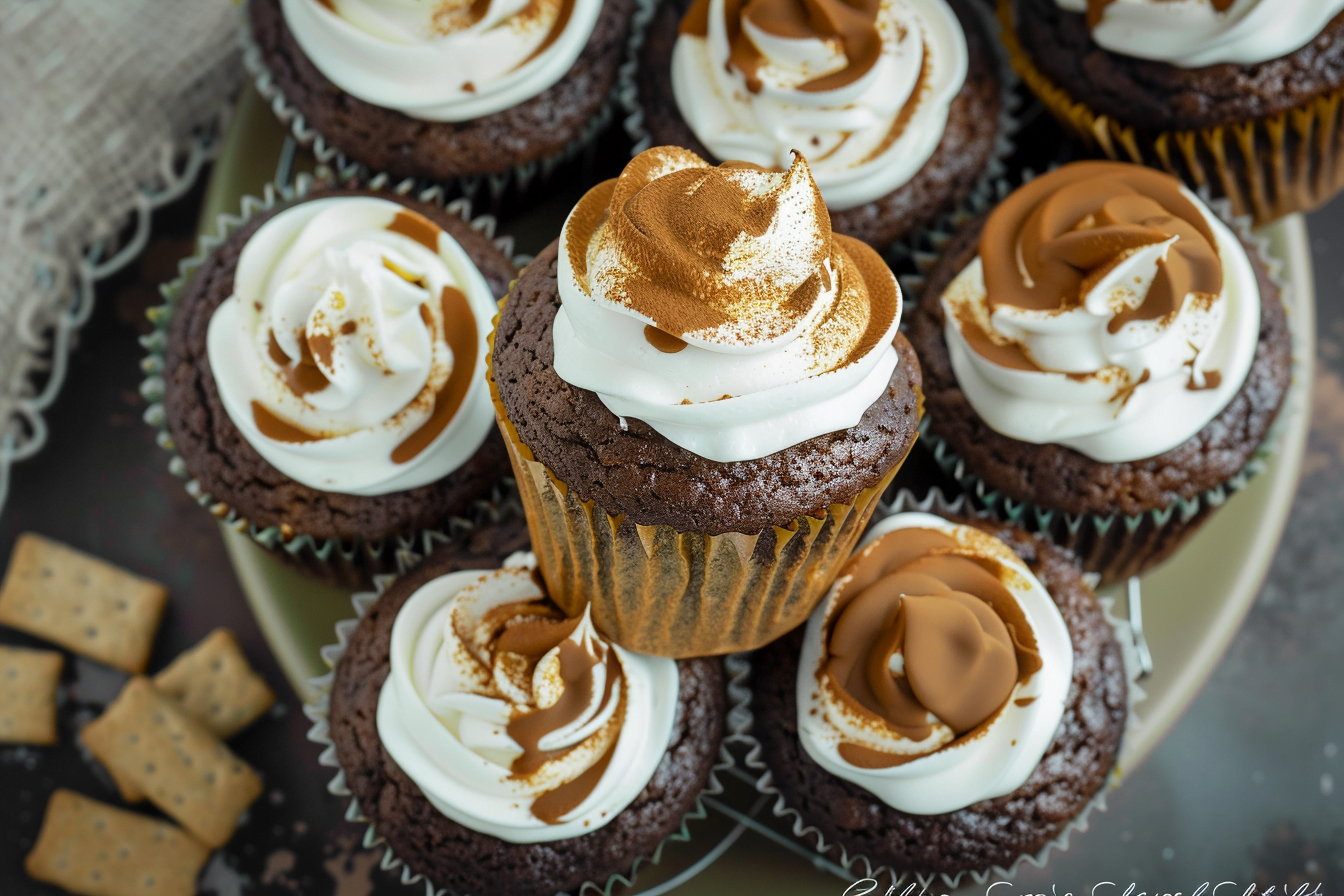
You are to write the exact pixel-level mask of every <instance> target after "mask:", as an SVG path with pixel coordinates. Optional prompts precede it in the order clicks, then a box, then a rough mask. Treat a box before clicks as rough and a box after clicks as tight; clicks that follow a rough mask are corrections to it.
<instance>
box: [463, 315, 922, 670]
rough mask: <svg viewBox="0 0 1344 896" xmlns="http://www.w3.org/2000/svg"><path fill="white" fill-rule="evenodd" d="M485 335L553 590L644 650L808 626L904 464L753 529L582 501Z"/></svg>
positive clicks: (517, 474) (710, 650) (500, 411)
mask: <svg viewBox="0 0 1344 896" xmlns="http://www.w3.org/2000/svg"><path fill="white" fill-rule="evenodd" d="M507 301H508V299H507V297H506V298H505V299H504V300H503V301H501V302H500V307H501V308H502V307H503V306H504V302H507ZM498 324H499V318H498V316H497V317H496V318H495V325H496V327H497V326H498ZM488 342H489V345H490V357H489V361H488V362H487V366H486V378H487V380H488V381H489V383H490V397H491V398H492V399H493V400H494V402H495V415H496V418H497V419H498V422H499V429H500V432H501V433H502V434H503V436H504V444H505V446H506V447H507V448H508V452H509V461H510V462H511V463H512V465H513V471H514V479H515V481H516V482H517V484H518V494H519V498H520V499H521V501H522V503H523V509H524V512H525V513H526V515H527V528H528V531H529V533H530V534H531V536H532V550H533V551H534V552H535V553H536V555H537V561H538V568H539V569H540V570H541V572H542V576H543V578H545V580H546V587H547V591H548V592H549V593H550V596H551V599H552V600H553V601H555V602H556V603H557V604H559V606H560V607H561V609H563V610H564V611H565V612H566V613H568V614H570V615H577V614H578V613H579V612H581V611H582V610H583V607H584V606H585V604H587V605H590V606H591V607H592V614H593V624H594V625H596V626H597V628H598V630H599V631H601V632H602V633H603V634H604V635H606V636H607V637H608V638H610V639H611V640H613V641H615V642H616V643H617V644H620V645H621V646H622V647H624V648H625V649H627V650H633V651H635V652H636V653H646V654H650V655H653V656H666V657H674V658H682V657H696V656H716V655H720V654H725V653H733V652H735V651H740V650H751V649H754V648H756V647H760V646H761V645H763V644H767V643H769V642H770V641H773V640H775V639H776V638H778V637H780V636H781V635H783V634H784V633H786V632H788V631H790V630H792V629H794V628H796V627H797V626H799V625H801V624H802V623H803V622H804V621H806V619H807V617H808V615H810V614H811V612H812V609H813V608H814V607H815V606H816V605H817V603H818V602H819V601H820V600H821V599H822V597H824V596H825V594H826V589H827V588H829V587H830V583H831V579H832V578H834V574H835V572H836V571H837V570H838V569H839V567H840V565H841V564H842V563H844V561H845V560H847V559H848V558H849V554H850V552H851V551H852V550H853V549H854V545H855V544H856V543H857V542H858V540H859V536H860V535H861V534H862V533H863V530H864V528H865V527H866V526H867V525H868V519H869V517H871V516H872V513H873V511H874V510H875V509H876V508H877V505H878V502H879V500H880V499H881V497H882V493H883V492H884V491H886V489H887V486H888V485H890V484H891V480H892V479H893V478H894V477H895V475H896V471H897V470H899V469H900V468H901V465H902V463H904V457H903V458H902V459H901V461H900V462H897V463H896V464H895V465H894V466H893V467H892V468H891V469H890V470H889V471H887V473H886V475H884V476H883V477H882V479H881V481H879V482H878V483H877V484H875V485H872V486H869V487H868V488H866V489H863V490H862V491H860V492H859V493H858V494H857V495H856V496H855V497H854V499H853V500H852V501H850V502H849V503H847V504H832V505H831V506H830V507H828V508H827V509H826V514H825V516H823V517H813V516H801V517H798V518H796V519H794V520H790V521H789V523H788V524H787V525H785V526H772V527H770V528H768V529H764V530H762V531H761V532H759V533H756V534H744V533H740V532H726V533H723V534H721V535H707V534H705V533H700V532H680V531H678V530H676V529H674V528H673V527H671V526H667V525H658V526H645V525H641V524H638V523H636V522H635V521H634V520H631V519H629V518H627V517H626V516H624V515H623V514H612V513H610V512H608V511H606V510H604V509H603V508H602V507H600V506H598V505H597V504H596V503H595V502H594V501H592V500H587V501H584V500H580V499H579V498H578V496H577V495H575V494H574V492H573V491H572V490H571V489H570V488H569V486H568V485H566V484H565V483H564V482H562V481H561V480H560V479H559V478H558V477H556V475H555V474H554V473H552V472H551V471H550V469H548V468H547V467H546V465H545V464H543V463H541V462H539V461H538V460H537V459H536V458H535V456H534V455H533V454H532V451H531V449H529V448H528V447H527V446H526V445H524V444H523V443H522V440H521V439H519V437H518V432H517V430H516V429H515V428H514V426H513V423H512V422H510V421H509V418H508V414H507V412H506V411H505V410H504V403H503V401H502V400H501V399H500V397H499V387H498V384H497V383H496V382H495V377H494V366H493V365H494V358H493V355H494V346H495V331H494V330H492V331H491V333H490V337H489V339H488ZM922 406H923V404H922V398H921V401H920V407H921V409H922ZM914 441H915V440H911V445H910V447H911V448H913V446H914ZM906 454H907V456H908V454H909V448H907V452H906Z"/></svg>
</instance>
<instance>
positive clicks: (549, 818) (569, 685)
mask: <svg viewBox="0 0 1344 896" xmlns="http://www.w3.org/2000/svg"><path fill="white" fill-rule="evenodd" d="M481 623H482V625H483V626H484V627H487V628H493V629H494V630H495V635H494V636H493V637H492V638H491V640H490V663H491V666H492V667H493V666H495V665H496V664H498V663H501V662H503V663H505V665H506V667H507V668H508V669H509V674H510V677H511V678H513V679H514V681H515V682H516V683H519V684H524V685H525V686H526V687H527V688H528V689H530V687H531V684H530V683H531V681H532V675H533V671H534V670H535V668H536V665H537V663H538V662H539V661H540V660H541V659H542V658H543V657H544V656H545V655H546V654H547V653H549V652H550V651H551V650H553V649H555V648H556V647H559V649H560V653H559V659H560V680H561V682H562V684H563V689H562V691H561V693H560V697H559V699H558V700H556V702H555V703H553V704H551V705H550V706H548V707H545V708H544V709H520V710H518V711H516V712H515V715H514V717H513V718H512V719H511V720H510V721H509V723H508V728H507V731H508V734H509V737H511V738H513V740H514V742H515V743H517V744H518V746H519V747H521V748H522V753H521V754H519V755H518V756H517V757H516V758H515V759H514V760H513V764H512V766H511V768H510V771H511V772H512V774H513V776H514V777H516V778H526V777H529V776H531V775H533V774H535V773H536V772H537V771H538V770H540V769H541V768H542V766H544V765H545V764H546V763H547V762H550V761H551V760H554V759H557V758H560V757H562V756H564V755H566V754H567V753H570V752H572V751H573V750H574V749H575V748H574V747H570V748H568V749H564V750H543V749H542V748H541V746H540V744H541V740H542V739H543V738H544V737H545V736H546V735H547V734H550V733H551V732H552V731H556V730H559V729H561V728H564V727H565V726H566V725H569V724H571V723H572V722H574V721H575V720H576V719H578V718H579V716H580V715H582V714H583V711H584V710H585V709H586V708H587V707H588V705H589V704H590V703H591V702H592V698H593V695H594V691H595V688H594V676H593V669H594V667H596V666H597V664H598V663H600V662H604V661H610V665H609V673H608V675H607V679H606V685H605V688H604V690H603V693H602V700H601V702H602V704H603V705H605V704H606V703H608V701H610V700H611V699H612V694H613V692H614V691H615V689H616V688H617V687H619V686H620V684H621V681H622V675H621V666H620V661H619V660H617V659H616V657H615V654H614V653H612V651H611V648H610V647H605V646H604V647H603V648H602V654H601V655H600V656H594V655H593V654H591V653H589V652H588V651H586V650H584V649H583V648H582V647H580V646H579V645H577V644H575V643H574V642H573V641H570V640H568V638H569V636H570V635H571V634H573V632H574V629H575V628H576V627H577V626H578V624H579V617H571V618H566V617H565V616H564V614H563V613H562V612H561V611H560V609H559V608H558V607H556V606H555V605H553V604H551V603H550V602H549V601H538V600H534V601H519V602H516V603H510V604H504V605H502V606H499V607H495V608H494V609H492V610H490V611H489V612H488V613H486V614H485V616H484V617H483V618H482V620H481ZM506 655H511V656H506ZM519 661H521V663H520V662H519ZM617 699H618V700H620V701H621V703H620V704H619V705H618V706H617V710H616V718H617V719H620V718H623V717H624V700H625V694H624V691H622V693H621V694H620V695H619V696H618V697H617ZM615 748H616V741H615V739H613V740H612V742H611V744H610V745H609V746H608V748H607V749H606V750H605V751H604V752H603V754H602V756H601V757H599V758H598V760H597V761H596V762H595V763H594V764H593V765H592V766H590V767H589V768H588V769H587V770H585V771H584V772H583V773H582V774H580V775H578V776H577V777H575V778H574V779H573V780H571V781H567V782H565V783H564V784H561V785H560V786H559V787H556V788H554V789H552V790H549V791H547V792H545V793H543V794H542V795H540V796H538V797H537V798H536V799H535V800H533V803H532V814H533V815H534V816H536V817H537V818H538V819H540V820H541V821H543V822H545V823H546V824H559V823H560V820H561V819H562V818H563V817H564V816H565V815H567V814H569V813H570V812H572V811H573V810H574V809H576V808H578V806H579V805H580V804H582V803H583V801H584V800H585V799H587V798H588V795H589V794H590V793H592V792H593V789H594V788H596V787H597V784H598V782H599V781H601V779H602V774H603V772H605V771H606V769H607V766H608V765H609V764H610V763H611V756H612V753H613V752H614V751H615Z"/></svg>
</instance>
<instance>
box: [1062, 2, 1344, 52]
mask: <svg viewBox="0 0 1344 896" xmlns="http://www.w3.org/2000/svg"><path fill="white" fill-rule="evenodd" d="M1055 3H1056V4H1057V5H1058V6H1059V8H1060V9H1067V10H1070V11H1072V12H1077V13H1085V14H1086V15H1087V26H1088V28H1089V29H1091V31H1092V39H1093V40H1095V41H1096V42H1097V44H1098V45H1099V46H1101V47H1103V48H1104V49H1107V50H1110V51H1111V52H1113V53H1120V54H1122V55H1125V56H1136V57H1138V58H1140V59H1152V60H1156V61H1158V62H1166V63H1169V64H1171V65H1175V66H1179V67H1180V68H1203V67H1204V66H1208V65H1216V64H1218V63H1220V62H1231V63H1236V64H1238V65H1255V64H1256V63H1259V62H1268V61H1269V60H1271V59H1278V58H1279V57H1280V56H1287V55H1288V54H1289V53H1291V52H1293V51H1294V50H1297V49H1299V48H1300V47H1302V46H1304V45H1305V44H1307V43H1308V42H1309V41H1311V39H1312V38H1314V37H1315V36H1316V35H1318V34H1320V33H1321V31H1322V30H1323V29H1324V28H1325V26H1326V24H1327V23H1328V22H1329V21H1330V20H1331V19H1333V18H1334V17H1335V16H1336V15H1338V14H1339V13H1340V12H1341V11H1344V0H1055Z"/></svg>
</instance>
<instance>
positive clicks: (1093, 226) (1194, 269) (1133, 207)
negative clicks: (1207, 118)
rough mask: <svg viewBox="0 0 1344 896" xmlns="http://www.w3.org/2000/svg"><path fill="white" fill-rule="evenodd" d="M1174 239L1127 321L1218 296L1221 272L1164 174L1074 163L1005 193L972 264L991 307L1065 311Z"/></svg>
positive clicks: (1210, 244)
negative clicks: (1142, 251) (1117, 270)
mask: <svg viewBox="0 0 1344 896" xmlns="http://www.w3.org/2000/svg"><path fill="white" fill-rule="evenodd" d="M1172 237H1175V238H1176V241H1175V242H1174V243H1173V244H1172V245H1171V247H1170V249H1169V250H1168V251H1167V254H1166V258H1165V259H1162V260H1160V261H1159V262H1158V272H1157V277H1156V278H1155V279H1154V280H1153V283H1152V286H1151V287H1150V288H1149V290H1148V292H1147V295H1146V296H1144V298H1143V300H1142V302H1140V303H1139V304H1138V305H1137V306H1135V307H1129V308H1126V309H1124V310H1122V311H1121V312H1120V313H1118V314H1116V316H1115V318H1114V319H1113V320H1112V321H1111V323H1110V325H1109V326H1110V331H1111V332H1112V333H1114V332H1116V331H1118V330H1119V329H1120V327H1122V326H1123V325H1124V324H1126V323H1128V322H1129V321H1132V320H1156V319H1161V318H1167V317H1169V316H1172V315H1174V314H1175V313H1176V311H1178V310H1179V308H1180V305H1181V302H1182V301H1183V300H1184V298H1185V296H1186V295H1187V294H1189V293H1192V292H1193V293H1200V294H1204V295H1208V296H1216V295H1218V294H1219V293H1220V292H1221V291H1222V288H1223V268H1222V264H1221V262H1220V260H1219V256H1218V248H1217V245H1218V244H1217V240H1216V239H1215V237H1214V234H1213V229H1212V228H1211V227H1210V226H1209V223H1208V221H1207V220H1205V218H1204V216H1203V214H1202V213H1201V212H1200V210H1199V209H1198V208H1197V207H1196V206H1195V204H1194V203H1193V202H1191V201H1190V199H1189V198H1188V197H1186V196H1185V194H1184V193H1183V192H1182V191H1181V183H1180V181H1178V180H1177V179H1176V178H1174V177H1172V176H1171V175H1169V174H1164V173H1162V172H1160V171H1154V170H1152V169H1150V168H1143V167H1140V166H1138V165H1128V164H1124V163H1121V162H1075V163H1073V164H1071V165H1066V166H1064V167H1062V168H1059V169H1057V170H1055V171H1052V172H1050V173H1049V174H1045V175H1042V176H1040V177H1038V178H1036V179H1035V180H1033V181H1032V182H1031V183H1029V184H1027V185H1026V186H1024V187H1022V188H1021V189H1019V190H1017V191H1016V192H1014V193H1013V194H1012V195H1010V196H1009V197H1008V198H1007V199H1006V200H1004V201H1003V203H1001V204H1000V205H999V207H998V208H996V209H995V210H994V212H993V213H992V214H991V215H990V216H989V220H988V221H987V222H986V224H985V229H984V232H983V233H982V234H981V236H980V257H981V259H982V260H983V263H984V269H985V287H986V290H987V291H988V294H989V302H990V306H991V308H993V307H997V306H1000V305H1013V306H1016V307H1019V308H1026V309H1032V310H1039V311H1049V310H1053V309H1061V310H1064V309H1069V308H1072V307H1076V306H1077V305H1080V304H1082V303H1083V301H1084V299H1085V297H1086V296H1087V293H1088V292H1089V290H1090V289H1091V288H1092V287H1093V286H1095V285H1096V284H1097V282H1098V281H1099V280H1100V279H1101V278H1102V277H1103V276H1105V275H1106V274H1107V273H1109V272H1110V271H1111V270H1112V269H1113V268H1114V267H1115V266H1116V265H1118V264H1119V263H1120V262H1121V261H1123V260H1124V259H1125V258H1127V257H1128V256H1129V255H1130V254H1131V253H1132V252H1133V251H1134V250H1135V249H1138V248H1140V247H1143V246H1149V245H1152V244H1154V243H1161V242H1165V241H1166V240H1169V239H1171V238H1172Z"/></svg>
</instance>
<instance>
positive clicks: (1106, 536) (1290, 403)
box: [910, 171, 1311, 585]
mask: <svg viewBox="0 0 1344 896" xmlns="http://www.w3.org/2000/svg"><path fill="white" fill-rule="evenodd" d="M1033 177H1034V174H1033V173H1032V172H1030V171H1027V172H1024V176H1023V178H1022V182H1023V183H1026V182H1028V181H1030V180H1032V179H1033ZM1011 191H1012V187H1011V186H1010V185H1009V184H1007V183H1006V182H1000V183H999V184H997V186H996V192H998V193H999V195H1000V196H1006V195H1007V194H1008V193H1009V192H1011ZM1198 195H1199V198H1200V199H1201V200H1202V201H1203V202H1204V204H1205V205H1207V206H1208V207H1209V208H1210V209H1211V210H1212V211H1213V212H1214V214H1216V215H1217V216H1218V217H1219V218H1221V219H1222V220H1223V221H1224V222H1225V223H1226V224H1227V225H1228V226H1229V227H1231V228H1232V230H1233V232H1234V233H1236V234H1237V235H1238V236H1239V237H1241V238H1242V239H1243V240H1245V241H1246V242H1248V243H1250V244H1251V245H1252V246H1254V247H1255V249H1256V251H1257V252H1258V253H1259V255H1260V257H1261V259H1262V260H1263V261H1264V263H1265V267H1266V268H1267V269H1268V271H1269V276H1270V279H1271V280H1272V281H1273V282H1274V285H1275V286H1277V287H1278V288H1279V291H1280V295H1281V296H1282V300H1283V304H1284V309H1285V312H1286V314H1287V317H1288V324H1289V333H1290V336H1291V338H1292V354H1293V361H1292V379H1291V381H1290V383H1289V388H1288V391H1287V394H1286V395H1285V396H1284V400H1283V404H1282V406H1280V408H1279V412H1278V415H1277V416H1276V417H1275V418H1274V422H1273V423H1272V424H1271V425H1270V427H1269V429H1268V431H1267V432H1266V434H1265V437H1264V439H1262V440H1261V442H1260V444H1259V445H1258V446H1257V447H1256V448H1255V450H1254V451H1253V452H1252V454H1251V457H1250V458H1249V459H1248V460H1247V461H1246V463H1245V464H1244V465H1243V466H1242V468H1241V469H1240V470H1239V471H1237V473H1236V474H1234V475H1233V476H1232V477H1231V478H1230V479H1228V480H1227V481H1226V482H1223V483H1221V484H1219V485H1217V486H1215V487H1214V488H1211V489H1208V490H1206V491H1203V492H1201V493H1199V494H1197V495H1194V496H1193V497H1188V498H1178V499H1177V500H1176V501H1175V502H1173V503H1172V504H1170V505H1168V506H1166V507H1159V508H1154V509H1152V510H1148V511H1145V512H1143V513H1138V514H1126V513H1119V512H1116V513H1111V514H1074V513H1067V512H1064V511H1062V510H1056V509H1053V508H1050V507H1046V506H1044V505H1041V504H1037V503H1035V502H1032V501H1028V500H1024V499H1019V498H1013V497H1010V496H1009V495H1007V494H1005V493H1004V492H1003V491H1001V490H999V489H996V488H994V487H993V486H992V485H990V484H989V483H987V482H986V481H985V480H984V479H982V478H980V476H979V475H977V474H976V473H975V472H974V471H973V470H971V469H970V468H969V467H968V465H967V464H966V462H965V460H963V459H962V458H961V456H960V455H958V454H957V453H956V451H954V450H953V448H952V447H951V445H949V444H948V442H947V441H946V440H945V439H943V438H942V437H941V436H939V435H938V434H937V433H934V432H933V431H932V430H931V424H932V422H933V418H932V415H931V414H929V413H927V412H926V413H925V416H924V418H923V419H922V420H921V421H920V438H919V443H920V444H921V445H923V446H924V450H926V451H928V452H929V453H930V454H931V455H932V457H933V459H934V461H935V462H936V463H937V464H938V466H939V468H940V469H941V470H942V471H943V472H944V473H945V474H947V475H948V476H949V477H951V478H952V479H953V480H955V481H956V483H957V484H958V486H959V487H960V488H961V490H962V491H963V492H964V493H965V494H966V495H967V496H968V497H969V498H970V499H971V500H972V501H973V502H974V504H975V506H976V507H977V508H979V509H981V510H983V511H985V512H987V513H989V514H990V515H992V516H993V518H995V519H997V520H1000V521H1003V522H1009V523H1013V524H1014V525H1017V526H1021V527H1022V528H1024V529H1027V530H1028V531H1032V532H1039V533H1041V534H1044V535H1047V536H1049V538H1050V539H1051V541H1053V542H1054V543H1055V544H1057V545H1059V546H1060V547H1063V548H1067V549H1068V550H1070V551H1072V552H1073V553H1074V554H1075V555H1076V556H1077V557H1078V559H1079V561H1080V562H1081V563H1082V565H1083V568H1084V569H1086V570H1088V571H1089V572H1093V573H1096V574H1098V575H1100V576H1101V584H1103V585H1109V584H1113V583H1115V582H1120V581H1123V580H1125V579H1128V578H1130V577H1131V576H1136V575H1139V574H1141V573H1143V572H1144V571H1146V570H1148V569H1151V568H1152V567H1154V566H1156V565H1158V564H1159V563H1161V562H1162V561H1164V560H1166V559H1167V558H1168V557H1170V556H1171V555H1172V554H1173V553H1175V552H1176V550H1177V549H1178V548H1179V547H1180V546H1181V544H1183V543H1184V541H1185V539H1186V538H1188V537H1189V536H1190V535H1193V534H1194V532H1195V530H1196V529H1198V528H1199V526H1200V525H1201V524H1202V523H1203V522H1204V521H1205V520H1207V519H1208V518H1209V516H1211V515H1212V513H1213V512H1214V511H1215V510H1216V509H1217V508H1219V507H1221V506H1222V505H1223V504H1224V503H1226V502H1227V500H1228V498H1230V497H1231V496H1232V495H1234V494H1236V493H1237V492H1239V491H1241V490H1242V489H1243V488H1245V487H1246V486H1247V485H1248V484H1249V483H1250V481H1251V480H1252V479H1253V478H1254V477H1255V476H1256V475H1257V474H1259V473H1261V472H1262V471H1263V470H1264V469H1265V465H1266V464H1267V463H1268V461H1269V459H1270V458H1271V457H1273V456H1274V455H1275V454H1276V453H1277V452H1278V450H1279V447H1280V444H1281V442H1282V438H1283V434H1284V432H1285V431H1286V430H1287V425H1288V420H1289V419H1290V418H1291V417H1292V416H1293V415H1294V414H1296V413H1302V412H1303V408H1302V407H1301V400H1302V399H1301V394H1300V393H1301V391H1302V390H1301V389H1300V388H1296V386H1297V385H1298V384H1299V383H1300V380H1301V364H1300V362H1299V359H1300V358H1302V357H1304V353H1306V352H1309V351H1311V347H1310V346H1306V345H1303V344H1302V342H1301V339H1300V337H1299V336H1298V335H1297V333H1296V332H1295V331H1294V330H1293V327H1292V302H1291V292H1292V286H1291V284H1289V283H1288V282H1287V281H1286V280H1284V278H1283V263H1282V261H1280V260H1279V259H1278V258H1275V257H1274V255H1273V253H1272V252H1271V251H1270V248H1269V240H1268V239H1266V238H1264V237H1262V236H1258V235H1257V234H1255V233H1254V232H1253V231H1252V230H1251V227H1252V224H1253V220H1252V218H1251V217H1250V216H1249V215H1242V216H1234V215H1233V214H1232V203H1231V202H1230V201H1229V200H1227V199H1222V198H1214V197H1213V196H1212V195H1211V194H1210V193H1209V191H1208V190H1207V189H1206V188H1200V189H1199V191H1198ZM949 223H950V222H949ZM954 230H955V228H941V229H938V230H931V231H929V232H927V233H925V234H923V235H922V237H921V240H922V245H921V246H920V247H919V249H918V251H916V252H915V253H913V254H912V256H911V258H912V260H913V261H914V262H915V264H916V267H917V270H918V273H917V274H916V275H915V276H914V277H912V278H910V279H911V281H912V283H911V284H910V285H911V287H912V288H913V289H914V290H915V291H916V295H917V296H918V291H919V290H920V289H921V288H922V286H923V283H924V280H925V278H926V277H927V274H928V272H929V271H930V270H931V269H932V268H933V266H934V265H935V264H936V263H937V262H938V259H939V258H940V257H941V252H942V250H943V248H944V247H946V245H947V244H948V242H949V241H950V240H951V239H952V236H953V232H954ZM922 298H923V297H922V296H918V298H917V301H918V300H920V299H922Z"/></svg>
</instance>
